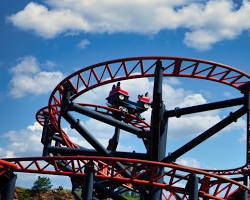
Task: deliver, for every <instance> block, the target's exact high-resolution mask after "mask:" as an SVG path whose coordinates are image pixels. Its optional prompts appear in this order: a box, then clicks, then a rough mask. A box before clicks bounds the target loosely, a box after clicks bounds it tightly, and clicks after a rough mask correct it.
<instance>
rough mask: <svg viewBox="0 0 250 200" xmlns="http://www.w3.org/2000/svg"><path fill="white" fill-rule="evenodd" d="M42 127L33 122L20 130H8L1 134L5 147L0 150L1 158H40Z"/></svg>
mask: <svg viewBox="0 0 250 200" xmlns="http://www.w3.org/2000/svg"><path fill="white" fill-rule="evenodd" d="M41 134H42V127H41V126H40V125H39V124H38V123H37V122H35V123H34V124H33V125H31V126H28V127H27V128H25V129H21V130H10V131H8V132H6V133H3V134H1V136H0V137H1V138H2V140H4V141H5V144H6V147H3V148H2V149H1V148H0V153H1V157H21V156H41V155H42V149H43V147H42V144H41V142H40V141H41Z"/></svg>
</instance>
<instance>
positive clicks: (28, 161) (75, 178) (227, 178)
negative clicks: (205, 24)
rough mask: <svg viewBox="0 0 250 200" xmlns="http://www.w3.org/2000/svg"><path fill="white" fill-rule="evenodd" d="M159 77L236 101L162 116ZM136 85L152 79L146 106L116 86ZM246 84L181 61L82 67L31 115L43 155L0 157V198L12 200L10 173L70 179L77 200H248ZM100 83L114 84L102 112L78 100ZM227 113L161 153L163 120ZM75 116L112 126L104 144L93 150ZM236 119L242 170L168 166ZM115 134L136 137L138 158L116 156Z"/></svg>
mask: <svg viewBox="0 0 250 200" xmlns="http://www.w3.org/2000/svg"><path fill="white" fill-rule="evenodd" d="M167 77H186V78H194V79H203V80H208V81H213V82H217V83H220V84H225V85H228V86H231V87H233V88H235V89H236V90H239V91H240V93H241V94H242V96H240V97H237V98H234V99H228V100H223V101H217V102H212V103H207V104H202V105H195V106H191V107H185V108H176V109H173V110H167V109H166V108H165V105H164V103H163V98H162V92H163V90H162V84H163V78H167ZM140 78H152V79H153V80H154V88H153V93H152V94H153V96H152V97H153V98H152V102H150V98H149V96H148V94H145V95H139V96H138V101H137V102H133V101H131V100H130V99H129V94H128V92H127V91H126V90H124V89H122V87H121V84H120V82H122V81H123V80H128V79H140ZM249 78H250V76H249V75H248V74H247V73H244V72H242V71H239V70H237V69H235V68H233V67H230V66H227V65H223V64H219V63H215V62H211V61H205V60H200V59H190V58H181V57H159V56H154V57H133V58H125V59H117V60H112V61H107V62H102V63H99V64H95V65H91V66H88V67H84V68H82V69H80V70H78V71H76V72H74V73H73V74H71V75H70V76H68V77H66V78H65V79H64V80H62V81H61V82H60V83H59V84H58V85H57V86H56V88H55V89H54V90H53V91H52V93H51V96H50V98H49V103H48V106H46V107H43V108H41V109H40V110H39V111H38V112H37V114H36V120H37V121H38V122H39V123H40V124H41V125H42V126H43V131H42V138H41V142H42V144H43V155H42V156H41V157H22V158H1V160H0V199H4V200H5V199H6V200H10V199H13V193H14V188H15V181H16V177H17V176H16V174H15V173H17V172H18V173H21V172H25V173H37V174H51V175H61V176H68V177H70V180H71V183H72V194H74V196H75V198H76V199H78V200H82V199H84V200H91V199H94V200H101V199H108V198H109V199H114V200H125V199H126V198H125V197H124V196H123V195H122V194H123V193H124V192H127V191H131V192H134V193H136V194H137V196H138V197H139V198H140V199H142V200H161V199H166V200H200V199H202V200H210V199H216V200H249V199H250V195H249V192H250V188H249V187H248V182H249V167H250V133H249V132H250V115H249V111H250V97H249V96H250V81H249ZM138 82H139V80H138ZM107 84H114V85H113V87H112V89H111V91H110V93H109V95H107V98H106V100H107V106H103V105H96V104H89V103H84V102H83V101H84V98H82V97H83V96H84V95H83V94H88V92H89V91H91V90H92V89H95V88H98V87H101V86H104V85H107ZM143 92H145V91H143ZM80 97H81V98H80ZM85 98H86V95H85ZM79 99H80V102H79V101H78V100H79ZM86 100H87V99H86ZM235 106H237V110H236V111H233V112H230V113H229V114H228V116H227V117H225V118H224V119H222V120H221V121H220V122H218V123H217V124H215V125H213V126H212V127H208V129H207V130H206V131H204V132H202V133H200V134H199V135H198V136H196V137H194V138H193V139H191V140H190V141H189V142H187V143H184V144H183V145H182V146H181V147H180V148H178V149H176V150H175V151H173V152H167V149H168V147H167V139H168V138H167V135H168V120H169V119H170V118H173V117H176V118H180V117H181V116H183V115H188V114H193V113H200V112H205V111H211V110H215V109H222V108H228V107H235ZM150 107H151V109H149V108H150ZM148 109H149V110H148ZM146 110H148V111H150V112H151V121H150V123H149V122H146V121H145V119H144V118H143V117H142V116H141V113H143V112H145V111H146ZM78 116H84V117H89V118H93V119H95V120H98V121H100V122H103V123H105V124H107V125H110V126H112V127H114V133H112V137H111V138H110V139H109V143H108V145H107V146H104V145H103V144H102V143H100V142H99V141H98V138H97V137H96V136H95V133H94V132H91V130H88V129H87V128H86V127H85V126H84V124H83V123H81V121H80V119H78V118H77V117H78ZM242 116H245V117H246V122H247V123H246V127H247V128H246V136H245V137H246V151H247V152H246V162H245V165H243V166H239V167H238V168H235V169H221V170H212V169H211V170H209V169H196V168H192V167H189V166H183V165H180V164H177V163H175V161H176V159H179V158H181V157H182V156H183V155H184V154H185V153H187V152H189V151H190V150H192V149H194V148H196V147H197V146H199V145H200V144H201V143H203V142H204V141H205V140H207V139H209V138H211V137H212V136H214V135H215V134H217V133H218V132H219V131H220V130H222V129H224V128H226V127H227V126H229V125H230V124H231V123H233V122H235V121H236V120H237V119H238V118H240V117H242ZM65 124H67V125H69V126H70V127H71V128H72V129H74V131H75V132H76V133H78V134H79V135H80V136H81V137H82V138H83V139H84V140H85V141H87V142H88V144H89V146H92V148H87V147H83V146H80V145H78V144H76V143H74V142H73V141H72V140H71V138H70V134H69V133H67V131H66V129H63V127H64V125H65ZM121 131H126V132H127V133H129V134H133V135H135V136H137V138H138V140H140V141H142V142H143V145H144V147H145V152H146V153H136V152H135V151H132V152H125V151H118V150H117V147H118V144H119V143H120V141H121V139H122V138H121V137H120V136H121V134H122V132H121ZM221 148H223V147H221ZM239 156H242V155H239ZM243 156H244V155H243Z"/></svg>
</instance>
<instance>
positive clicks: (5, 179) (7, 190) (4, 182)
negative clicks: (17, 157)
mask: <svg viewBox="0 0 250 200" xmlns="http://www.w3.org/2000/svg"><path fill="white" fill-rule="evenodd" d="M16 178H17V176H16V175H15V174H14V173H13V172H11V171H7V172H6V173H5V174H3V175H2V176H1V177H0V186H1V187H0V199H4V200H13V198H14V191H15V184H16Z"/></svg>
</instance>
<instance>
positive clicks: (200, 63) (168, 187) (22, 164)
mask: <svg viewBox="0 0 250 200" xmlns="http://www.w3.org/2000/svg"><path fill="white" fill-rule="evenodd" d="M158 60H160V61H162V63H163V67H164V76H170V77H187V78H196V79H204V80H210V81H215V82H219V83H222V84H226V85H228V86H231V87H234V88H236V89H238V90H241V89H242V86H243V85H244V84H246V83H248V82H249V78H250V76H249V75H248V74H246V73H244V72H241V71H239V70H237V69H235V68H232V67H230V66H227V65H223V64H219V63H215V62H210V61H205V60H198V59H189V58H179V57H158V56H155V57H134V58H125V59H117V60H112V61H107V62H102V63H99V64H96V65H92V66H88V67H85V68H83V69H81V70H79V71H77V72H75V73H73V74H71V75H70V76H68V77H66V78H65V79H64V80H62V81H61V82H60V83H59V84H58V85H57V87H56V88H55V89H54V90H53V92H52V94H51V96H50V99H49V105H48V107H44V108H42V109H40V110H39V111H38V112H37V115H36V119H37V121H38V122H39V123H40V124H41V125H44V119H45V118H44V114H45V113H47V114H49V116H50V121H51V123H52V124H53V125H54V127H55V128H56V130H57V131H58V132H59V134H60V136H61V138H62V139H63V140H64V141H65V143H66V145H67V146H68V147H71V148H78V146H77V145H75V144H74V143H73V142H72V141H71V140H70V138H69V137H68V136H67V134H66V133H65V132H64V131H63V130H62V129H61V126H60V124H61V115H60V111H61V103H62V94H63V87H62V85H63V83H65V82H66V81H67V82H69V83H71V85H72V87H73V88H74V90H75V94H74V95H73V96H72V97H71V99H70V100H72V101H73V100H75V99H77V98H78V97H79V96H80V95H82V94H83V93H86V92H88V91H89V90H91V89H94V88H97V87H100V86H102V85H105V84H109V83H114V82H117V81H122V80H127V79H136V78H145V77H153V76H154V68H155V64H156V61H158ZM123 92H124V91H123ZM125 92H126V91H125ZM80 104H81V105H83V106H87V107H89V108H91V109H94V110H95V111H97V112H100V113H103V114H105V115H112V113H113V112H117V113H118V114H119V113H121V111H120V110H118V109H114V108H110V107H105V106H99V105H93V104H85V103H80ZM123 114H124V113H123ZM126 115H127V116H126V119H127V121H126V122H127V123H129V124H131V125H133V126H135V127H138V128H142V129H144V130H146V131H148V130H150V125H149V124H148V123H147V122H145V121H143V120H140V119H138V117H136V116H134V115H132V114H126ZM247 120H248V125H247V140H248V141H247V164H246V165H245V166H243V167H240V168H236V169H229V170H201V169H194V168H189V167H185V166H181V165H177V164H166V163H159V162H152V161H146V160H133V159H124V158H105V157H87V156H71V157H70V156H61V157H36V158H13V159H5V160H6V161H8V162H12V163H14V164H15V166H17V167H16V168H12V169H11V170H13V171H16V172H28V173H41V174H55V175H64V176H84V175H85V174H84V168H85V166H86V164H87V163H88V162H89V161H93V162H94V164H95V167H94V168H95V176H96V177H97V178H100V179H109V180H115V181H119V182H123V183H124V184H125V186H126V187H128V188H130V189H131V190H133V188H132V185H131V184H133V183H136V184H142V185H151V186H158V187H162V188H163V189H164V190H165V191H164V193H163V196H164V197H165V199H168V200H170V199H173V198H174V199H176V200H177V199H179V197H180V199H183V200H185V199H188V195H187V192H186V190H185V188H184V187H185V185H186V182H187V180H188V177H189V176H190V175H191V174H193V173H195V174H197V175H198V177H199V180H200V181H199V197H204V198H205V197H206V198H211V199H218V200H226V199H230V198H231V197H232V195H233V194H235V193H236V192H238V191H239V190H241V189H245V190H247V191H249V190H250V189H249V188H248V187H247V186H245V185H242V184H240V183H238V182H236V181H234V180H232V179H229V178H225V177H223V176H221V175H224V176H227V175H228V176H231V175H237V174H244V173H246V172H249V167H250V133H249V132H250V117H249V113H248V115H247ZM143 139H144V140H145V138H143ZM144 142H145V141H144ZM60 161H64V162H65V164H64V166H61V167H59V165H58V162H60ZM116 162H120V163H122V164H123V165H124V166H127V167H126V169H128V170H129V171H131V172H132V173H131V174H132V175H131V177H129V178H128V177H124V176H122V171H123V170H118V169H116V168H115V167H114V166H115V163H116ZM137 164H146V165H147V166H148V169H147V170H144V171H138V172H136V171H137V167H136V165H137ZM0 166H1V163H0ZM13 166H14V165H13ZM67 166H68V167H71V169H72V171H68V170H67V169H66V167H67ZM159 167H163V168H164V171H165V172H164V174H163V175H162V176H157V174H156V171H157V169H158V168H159ZM144 174H150V176H147V177H151V178H150V179H149V180H148V179H145V178H144V176H143V175H144ZM177 174H181V175H182V176H177ZM160 178H164V183H159V182H158V180H159V179H160ZM208 191H209V193H208ZM176 193H178V195H179V197H177V194H176ZM180 195H181V196H180Z"/></svg>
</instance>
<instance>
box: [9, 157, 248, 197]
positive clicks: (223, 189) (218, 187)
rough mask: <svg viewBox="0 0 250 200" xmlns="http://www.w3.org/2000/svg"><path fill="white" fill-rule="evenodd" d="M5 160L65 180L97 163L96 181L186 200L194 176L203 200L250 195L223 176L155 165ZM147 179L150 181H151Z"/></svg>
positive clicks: (130, 161) (21, 168)
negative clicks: (130, 185) (161, 191)
mask: <svg viewBox="0 0 250 200" xmlns="http://www.w3.org/2000/svg"><path fill="white" fill-rule="evenodd" d="M5 160H6V161H8V162H13V163H15V165H17V166H18V168H16V169H14V171H16V172H28V173H40V174H55V175H63V176H85V173H84V168H85V166H86V165H87V164H88V163H89V162H90V161H93V162H94V166H95V167H94V171H95V177H96V178H97V179H98V178H99V179H109V180H117V181H120V182H123V183H134V184H142V185H151V186H157V187H161V188H163V189H165V190H166V191H169V192H170V194H168V195H173V194H172V193H171V192H175V193H178V194H181V195H182V199H186V198H187V195H188V194H187V191H186V189H185V185H186V183H187V180H188V177H189V176H190V175H192V174H194V173H195V174H197V176H198V177H199V197H208V198H213V199H218V200H222V199H230V197H231V196H232V195H233V194H235V193H236V192H238V191H240V190H247V191H250V188H248V187H247V186H245V185H242V184H240V183H238V182H236V181H234V180H232V179H228V178H225V177H223V176H219V175H215V174H212V173H208V172H205V171H202V170H198V169H194V168H190V167H184V166H180V165H175V164H167V163H160V162H153V161H145V160H134V159H124V158H109V157H90V156H58V157H56V156H55V157H31V158H13V159H11V158H8V159H5ZM44 161H46V162H44ZM62 161H63V163H64V165H63V166H61V167H58V163H59V162H62ZM116 162H120V163H122V164H123V165H124V166H126V170H129V171H131V172H132V173H131V177H129V178H126V177H122V176H121V175H122V172H124V169H123V170H117V168H115V165H116ZM107 163H108V164H107ZM139 164H147V165H148V166H149V167H148V169H146V170H143V171H141V170H139V168H138V166H139ZM68 167H70V168H71V169H72V171H68V170H67V168H68ZM162 167H163V168H164V174H163V175H161V176H159V175H157V171H158V169H160V168H162ZM103 170H106V171H108V173H100V172H101V171H103ZM145 174H147V176H145ZM176 174H181V176H179V177H178V178H176ZM146 177H150V179H147V178H146ZM161 178H163V179H164V183H159V182H157V181H158V180H159V179H161ZM211 180H212V181H213V183H212V184H211V183H210V181H211ZM208 191H209V193H208ZM165 195H166V194H165Z"/></svg>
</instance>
